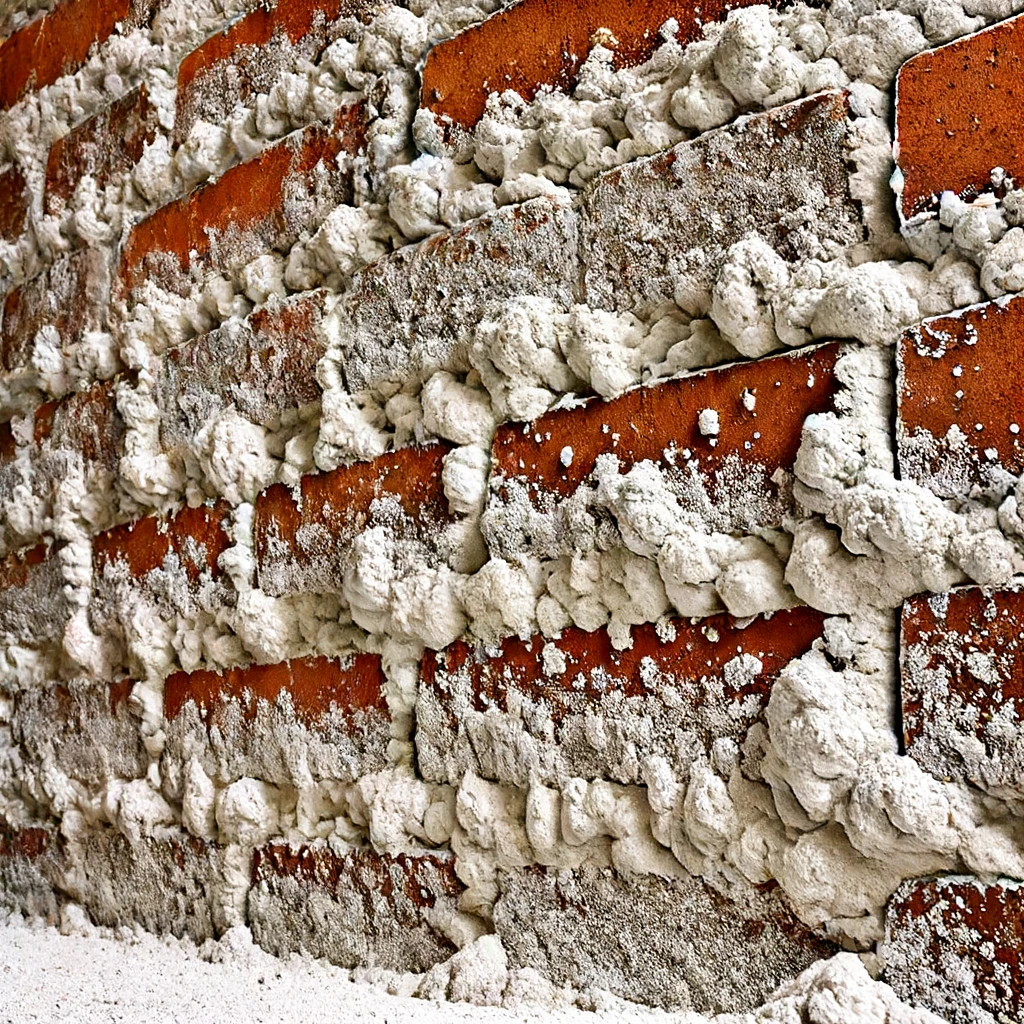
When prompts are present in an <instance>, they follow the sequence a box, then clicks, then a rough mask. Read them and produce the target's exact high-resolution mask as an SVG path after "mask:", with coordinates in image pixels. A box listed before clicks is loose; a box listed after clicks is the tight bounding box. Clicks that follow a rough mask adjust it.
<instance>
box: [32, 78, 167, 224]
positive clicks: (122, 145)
mask: <svg viewBox="0 0 1024 1024" xmlns="http://www.w3.org/2000/svg"><path fill="white" fill-rule="evenodd" d="M158 127H159V122H158V119H157V111H156V108H155V107H154V106H153V105H152V104H151V103H150V102H149V94H148V93H147V91H146V86H145V85H140V86H139V87H138V88H137V89H133V90H132V91H131V92H129V93H127V94H126V95H124V96H122V97H121V99H119V100H115V101H114V102H113V103H112V104H111V105H110V106H109V107H107V108H106V109H105V110H102V111H100V112H99V113H98V114H96V115H95V116H93V117H90V118H89V120H88V121H85V122H83V123H82V124H80V125H78V127H76V128H72V130H71V131H70V132H68V133H67V135H64V136H63V137H62V138H60V139H58V140H57V141H56V142H55V143H54V144H53V145H52V146H51V147H50V155H49V157H48V158H47V161H46V191H45V199H44V208H45V209H46V212H47V213H49V214H51V215H53V214H57V213H59V212H60V211H61V210H62V209H63V208H64V204H65V202H66V201H67V200H68V199H69V198H70V197H71V196H72V194H73V193H74V191H75V188H76V187H77V185H78V182H79V181H80V180H81V179H82V178H83V177H85V176H86V175H88V176H90V177H91V178H93V179H95V181H96V186H97V188H99V189H101V190H102V189H104V188H105V187H106V186H107V185H108V184H110V183H111V182H112V181H114V179H115V178H118V177H120V176H122V175H124V174H126V173H127V172H128V171H130V170H131V169H132V168H133V167H134V166H135V165H136V164H137V163H138V162H139V161H140V160H141V159H142V154H143V152H144V151H145V147H146V145H147V144H148V143H150V142H152V141H153V139H155V138H156V134H157V130H158Z"/></svg>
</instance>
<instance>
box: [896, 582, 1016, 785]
mask: <svg viewBox="0 0 1024 1024" xmlns="http://www.w3.org/2000/svg"><path fill="white" fill-rule="evenodd" d="M1022 637H1024V592H1019V591H1012V590H1005V591H989V590H984V589H982V588H979V587H966V588H963V589H958V590H953V591H951V592H950V593H948V594H941V595H936V596H933V597H925V596H922V597H915V598H912V599H911V600H909V601H907V602H906V604H905V605H904V606H903V618H902V636H901V641H902V643H901V657H900V661H901V669H902V672H901V692H902V704H903V734H904V742H905V744H906V750H907V753H908V754H909V755H910V756H911V757H913V758H914V759H915V760H916V761H918V762H919V763H920V764H921V765H922V767H924V768H925V769H927V770H928V771H930V772H931V773H932V774H933V775H935V776H936V777H937V778H940V779H950V778H952V779H957V780H958V781H961V782H970V783H973V784H974V785H977V786H981V787H983V788H984V789H986V790H989V791H991V792H995V793H1002V794H1004V795H1008V796H1011V797H1017V796H1019V795H1020V794H1021V793H1024V749H1022V745H1021V739H1020V737H1021V713H1020V710H1019V709H1020V708H1021V707H1022V706H1024V704H1022V702H1024V642H1022Z"/></svg>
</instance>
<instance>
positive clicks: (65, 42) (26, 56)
mask: <svg viewBox="0 0 1024 1024" xmlns="http://www.w3.org/2000/svg"><path fill="white" fill-rule="evenodd" d="M155 7H156V3H155V0H60V2H59V3H57V4H56V5H55V6H54V8H53V10H51V11H50V12H49V13H48V14H46V15H44V16H43V17H42V18H37V19H36V20H35V21H32V22H30V23H29V24H28V25H26V26H25V27H24V28H21V29H19V30H18V31H17V32H15V33H14V34H13V35H11V36H10V37H8V38H7V39H6V40H4V42H3V43H0V110H7V109H8V108H9V107H12V106H13V105H14V104H15V103H17V102H18V100H20V99H21V98H22V97H23V96H24V95H25V94H26V93H28V92H29V91H31V90H32V89H42V88H43V87H44V86H47V85H52V84H53V83H54V82H56V81H57V79H58V78H61V77H62V76H63V75H68V74H71V73H73V72H75V71H77V70H78V69H79V68H80V67H81V66H82V65H83V64H84V63H85V62H86V60H87V59H88V57H89V54H90V53H91V52H92V48H93V46H94V45H96V44H100V43H103V42H104V40H106V39H107V38H108V37H109V36H110V35H111V34H112V33H113V32H114V31H115V29H116V28H117V27H118V24H119V23H120V25H121V30H122V31H124V30H125V29H131V28H135V27H137V26H139V25H142V24H144V23H146V22H147V21H148V20H149V18H150V17H152V14H153V11H154V9H155Z"/></svg>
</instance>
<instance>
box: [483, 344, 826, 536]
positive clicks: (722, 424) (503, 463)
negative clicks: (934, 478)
mask: <svg viewBox="0 0 1024 1024" xmlns="http://www.w3.org/2000/svg"><path fill="white" fill-rule="evenodd" d="M839 352H840V347H839V346H838V345H835V344H832V345H823V346H820V347H817V348H811V349H804V350H802V351H800V352H795V353H792V354H787V355H783V356H775V357H773V358H770V359H760V360H758V361H756V362H751V363H736V364H734V365H731V366H727V367H723V368H722V369H716V370H708V371H706V372H703V373H698V374H694V375H692V376H689V377H681V378H676V379H672V380H666V381H660V382H658V383H655V384H652V385H649V386H644V387H639V388H634V389H633V390H631V391H627V392H626V393H625V394H623V395H621V396H620V397H618V398H615V399H613V400H611V401H609V402H605V401H602V400H600V399H596V398H595V399H589V400H587V401H586V402H584V403H582V404H581V405H578V406H576V407H574V408H571V409H558V410H554V411H552V412H548V413H545V414H544V415H543V416H541V417H540V418H539V419H537V420H536V421H535V422H533V423H531V424H522V423H506V424H503V425H501V426H500V427H499V428H498V430H497V432H496V433H495V435H494V444H493V447H492V450H491V472H492V483H493V484H496V485H497V486H496V487H493V486H492V497H491V503H490V506H489V509H488V513H487V518H486V520H485V524H484V527H485V535H486V536H487V539H488V543H489V544H490V545H491V547H492V549H495V550H497V551H499V552H500V553H502V554H508V555H510V554H514V553H517V552H520V551H523V550H534V549H536V550H538V551H539V550H542V549H543V550H548V549H551V550H552V552H553V551H554V550H555V548H551V545H552V544H554V545H555V546H556V548H557V546H558V545H559V544H562V543H563V541H564V538H562V536H561V535H560V534H559V532H558V531H557V530H555V531H554V533H552V531H551V530H538V529H535V527H536V524H535V523H533V522H532V518H531V517H532V516H533V515H534V514H537V515H553V516H555V517H556V518H557V516H558V515H559V502H560V500H561V499H563V498H568V497H570V496H571V495H573V494H574V493H575V492H576V490H577V489H578V488H579V487H580V486H581V485H582V484H583V483H584V482H585V481H586V480H587V479H588V478H589V477H590V475H591V473H592V472H593V470H594V467H595V465H596V462H597V459H598V457H599V456H600V455H603V454H608V455H614V456H616V457H617V458H618V460H619V468H620V471H621V472H626V471H628V470H629V469H630V468H631V467H632V466H634V465H635V464H636V463H638V462H641V461H644V460H650V461H653V462H655V463H657V464H658V465H659V466H660V467H661V468H662V470H663V472H664V475H665V477H666V480H667V482H668V484H669V486H670V487H671V488H672V490H673V491H674V492H676V493H677V497H678V500H679V501H680V504H681V505H682V506H683V507H684V508H690V509H692V510H693V511H695V512H698V513H700V514H702V515H703V516H704V517H705V518H706V519H708V520H709V521H711V522H713V525H714V526H715V528H716V529H724V530H745V531H746V530H752V529H755V528H756V527H759V526H773V525H778V524H779V523H780V522H781V520H782V517H783V515H784V514H785V513H786V511H787V510H788V509H789V508H790V506H791V495H790V493H789V490H788V486H787V485H785V484H784V483H780V482H779V478H778V477H777V475H776V474H777V473H778V471H779V470H789V469H790V468H791V467H792V466H793V463H794V461H795V460H796V453H797V449H798V448H799V446H800V429H801V426H802V424H803V422H804V420H805V419H806V417H807V416H809V415H811V414H812V413H821V412H827V411H829V410H830V409H831V408H832V404H833V400H834V398H835V395H836V393H837V390H838V384H837V381H836V377H835V365H836V359H837V358H838V356H839ZM744 393H747V394H748V395H752V396H754V398H755V405H754V408H753V409H752V410H749V409H748V408H747V407H746V405H745V404H744ZM704 409H714V410H716V411H717V413H718V419H719V432H718V434H717V435H715V436H713V437H705V436H704V435H702V434H701V432H700V429H699V426H698V417H699V415H700V413H701V411H702V410H704ZM566 449H571V452H572V459H571V461H570V463H569V465H568V466H566V465H565V464H564V462H563V454H562V453H563V451H565V450H566ZM566 536H568V535H566ZM552 538H554V539H552ZM558 550H560V548H558Z"/></svg>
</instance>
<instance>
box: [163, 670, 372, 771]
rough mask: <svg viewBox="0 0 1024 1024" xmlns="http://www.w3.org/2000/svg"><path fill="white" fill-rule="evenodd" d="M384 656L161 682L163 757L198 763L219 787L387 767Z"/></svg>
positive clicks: (182, 676)
mask: <svg viewBox="0 0 1024 1024" xmlns="http://www.w3.org/2000/svg"><path fill="white" fill-rule="evenodd" d="M384 682H385V678H384V672H383V669H382V668H381V660H380V657H379V656H378V655H374V654H360V655H356V656H354V657H352V658H348V659H344V660H341V659H337V658H325V657H309V658H296V659H293V660H291V661H285V662H282V663H280V664H278V665H250V666H248V667H245V668H234V669H229V670H228V671H226V672H224V673H217V672H191V673H188V672H177V673H175V674H174V675H171V676H169V677H168V678H167V679H166V680H165V682H164V716H165V717H166V718H167V720H168V725H167V746H166V751H167V753H168V755H169V756H170V757H172V758H177V757H178V755H179V754H180V756H181V761H182V762H184V761H186V760H187V759H188V758H189V757H190V756H197V755H198V756H201V757H202V760H203V765H204V768H205V769H206V771H207V774H209V775H210V776H212V777H214V778H217V779H218V780H220V781H221V782H222V783H231V782H234V781H235V780H236V779H238V778H241V777H243V776H247V777H250V778H259V779H263V780H265V781H268V782H273V783H277V784H281V785H289V784H291V785H295V784H297V783H298V782H300V781H301V779H298V778H297V777H296V770H295V751H296V750H298V749H301V750H302V751H303V758H302V769H301V772H302V777H303V778H307V777H308V776H310V775H311V776H312V777H313V778H315V779H320V778H325V779H342V780H350V781H351V780H355V779H357V778H359V777H360V776H361V775H365V774H367V773H369V772H375V771H381V770H383V769H384V768H385V767H387V748H388V743H389V741H390V739H391V731H390V723H391V718H390V715H389V713H388V705H387V701H386V700H385V698H384V689H383V687H384Z"/></svg>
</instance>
